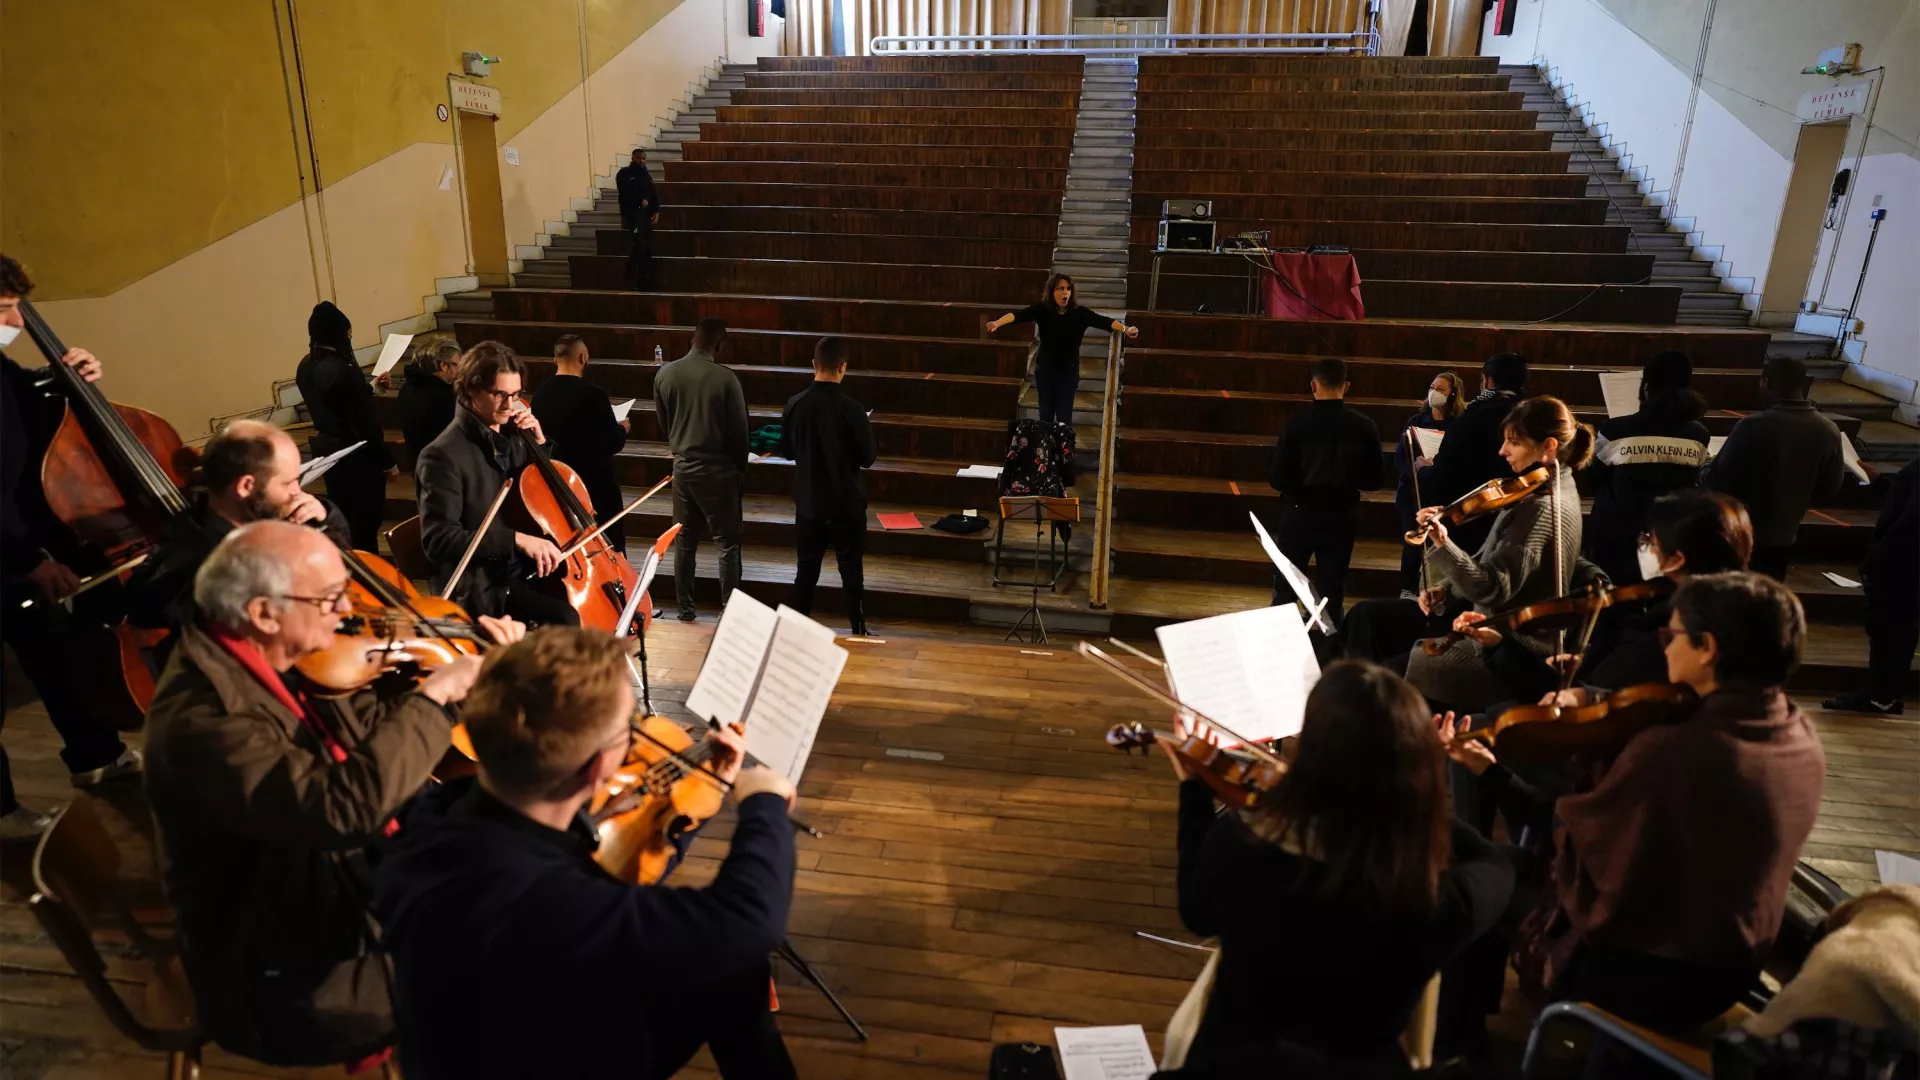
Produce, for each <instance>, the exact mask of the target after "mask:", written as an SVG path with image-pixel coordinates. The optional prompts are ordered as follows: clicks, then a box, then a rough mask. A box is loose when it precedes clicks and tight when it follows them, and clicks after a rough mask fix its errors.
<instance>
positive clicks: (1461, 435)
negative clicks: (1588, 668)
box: [1420, 352, 1527, 551]
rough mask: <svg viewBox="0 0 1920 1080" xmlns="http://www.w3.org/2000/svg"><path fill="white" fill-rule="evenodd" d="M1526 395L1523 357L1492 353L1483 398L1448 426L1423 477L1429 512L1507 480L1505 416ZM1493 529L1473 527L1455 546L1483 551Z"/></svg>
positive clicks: (1486, 524) (1460, 533)
mask: <svg viewBox="0 0 1920 1080" xmlns="http://www.w3.org/2000/svg"><path fill="white" fill-rule="evenodd" d="M1526 390H1527V358H1526V357H1524V356H1521V355H1520V354H1519V353H1510V352H1503V353H1494V354H1493V355H1492V356H1489V357H1487V361H1486V363H1484V364H1482V365H1480V393H1479V394H1478V395H1477V396H1476V397H1474V399H1473V400H1472V401H1469V402H1467V407H1466V408H1465V409H1464V410H1462V411H1461V413H1460V415H1459V416H1457V417H1455V418H1454V420H1453V423H1451V424H1449V425H1448V426H1447V437H1446V439H1445V440H1443V441H1442V442H1441V443H1440V452H1439V453H1437V454H1435V455H1434V456H1433V464H1432V465H1431V466H1430V467H1428V468H1427V469H1425V470H1423V471H1421V473H1420V499H1421V501H1422V502H1423V503H1425V504H1426V505H1427V506H1446V505H1448V504H1449V503H1451V502H1453V501H1454V500H1455V499H1458V498H1459V497H1460V496H1462V495H1465V494H1466V493H1467V492H1469V491H1472V490H1473V489H1474V488H1477V487H1479V486H1480V485H1481V484H1484V483H1486V482H1487V481H1489V480H1494V479H1498V478H1500V477H1504V476H1507V475H1508V469H1507V463H1506V461H1504V460H1503V459H1502V456H1501V452H1500V448H1501V445H1502V434H1503V432H1504V430H1505V429H1504V427H1503V425H1504V423H1505V421H1506V418H1507V414H1508V413H1509V412H1512V411H1513V408H1514V406H1516V405H1518V404H1519V403H1520V395H1522V394H1524V393H1526ZM1491 528H1493V523H1492V522H1491V521H1488V520H1486V519H1484V518H1483V519H1481V520H1479V521H1469V522H1467V523H1466V524H1464V525H1461V526H1460V527H1459V528H1457V529H1455V530H1453V532H1454V540H1455V542H1456V543H1458V544H1460V545H1461V546H1462V547H1463V548H1465V549H1466V550H1468V551H1472V550H1473V549H1475V548H1477V547H1479V546H1480V542H1481V541H1482V540H1485V539H1486V538H1487V530H1489V529H1491Z"/></svg>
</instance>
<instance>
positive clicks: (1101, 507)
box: [1087, 333, 1127, 608]
mask: <svg viewBox="0 0 1920 1080" xmlns="http://www.w3.org/2000/svg"><path fill="white" fill-rule="evenodd" d="M1126 341H1127V336H1126V335H1125V334H1122V333H1115V334H1113V335H1112V336H1111V337H1109V338H1108V340H1107V386H1106V392H1105V393H1104V394H1102V395H1101V399H1100V479H1099V481H1098V482H1097V485H1096V488H1095V493H1094V498H1095V500H1096V501H1095V505H1094V517H1093V575H1092V578H1091V579H1090V580H1089V581H1088V583H1087V605H1088V606H1089V607H1095V608H1104V607H1106V606H1107V584H1108V579H1109V577H1110V576H1111V575H1112V572H1113V465H1114V461H1113V458H1114V446H1115V444H1116V443H1117V442H1118V441H1119V436H1120V373H1121V372H1122V371H1124V370H1125V369H1126V366H1127V360H1126Z"/></svg>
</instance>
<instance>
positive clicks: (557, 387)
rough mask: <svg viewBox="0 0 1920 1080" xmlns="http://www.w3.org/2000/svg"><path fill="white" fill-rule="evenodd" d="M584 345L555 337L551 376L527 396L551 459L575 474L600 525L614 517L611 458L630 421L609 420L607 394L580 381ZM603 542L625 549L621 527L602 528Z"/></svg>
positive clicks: (615, 484) (576, 338)
mask: <svg viewBox="0 0 1920 1080" xmlns="http://www.w3.org/2000/svg"><path fill="white" fill-rule="evenodd" d="M587 359H588V358H587V343H586V342H584V341H582V340H580V335H578V334H561V335H560V337H559V339H558V340H556V341H555V342H554V343H553V367H554V371H553V374H552V375H550V376H548V377H547V379H546V381H545V382H543V383H541V384H540V389H538V390H535V391H534V392H533V405H532V408H533V415H534V416H535V417H537V418H538V419H539V421H540V427H541V429H542V430H543V431H545V432H547V437H548V438H550V439H552V440H553V459H554V460H555V461H563V462H565V463H567V464H568V465H570V466H572V467H573V471H574V472H576V473H578V474H580V482H581V483H582V484H585V485H586V487H587V495H588V497H589V498H591V499H592V500H593V505H592V506H590V507H588V509H590V510H592V511H593V516H594V518H595V519H596V520H599V521H605V520H607V518H608V517H610V516H612V515H614V514H617V513H619V512H620V505H621V498H620V480H619V478H618V476H617V475H616V474H615V472H614V468H613V456H614V455H615V454H617V453H619V452H620V448H621V447H623V446H625V445H627V432H628V430H630V428H631V426H632V421H630V420H615V419H614V418H613V402H612V401H611V400H609V399H608V397H607V392H606V391H605V390H602V389H600V387H599V386H597V385H595V384H593V383H590V382H588V381H587V380H586V378H585V376H586V373H587ZM605 535H606V537H607V540H608V541H609V542H611V543H612V544H613V546H614V549H615V550H617V551H625V550H626V547H627V529H626V523H625V522H624V521H616V522H614V523H613V524H612V525H610V526H608V527H607V531H606V534H605Z"/></svg>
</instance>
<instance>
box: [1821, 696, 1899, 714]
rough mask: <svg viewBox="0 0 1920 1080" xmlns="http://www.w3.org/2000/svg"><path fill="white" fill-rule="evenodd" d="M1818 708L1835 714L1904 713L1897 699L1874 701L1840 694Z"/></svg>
mask: <svg viewBox="0 0 1920 1080" xmlns="http://www.w3.org/2000/svg"><path fill="white" fill-rule="evenodd" d="M1820 707H1821V708H1823V709H1832V710H1834V711H1835V712H1858V713H1872V714H1873V715H1875V716H1899V715H1900V714H1901V713H1902V712H1903V711H1905V706H1904V705H1903V704H1902V703H1901V701H1900V699H1899V698H1894V699H1893V700H1892V701H1875V700H1873V699H1872V698H1870V697H1868V696H1867V695H1865V694H1842V695H1840V696H1839V697H1837V698H1828V699H1827V700H1825V701H1823V702H1821V703H1820Z"/></svg>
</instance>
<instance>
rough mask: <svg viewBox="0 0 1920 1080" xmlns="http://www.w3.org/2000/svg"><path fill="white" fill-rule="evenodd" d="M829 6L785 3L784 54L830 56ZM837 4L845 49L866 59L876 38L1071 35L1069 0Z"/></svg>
mask: <svg viewBox="0 0 1920 1080" xmlns="http://www.w3.org/2000/svg"><path fill="white" fill-rule="evenodd" d="M834 6H835V0H787V28H786V50H785V51H786V54H787V55H789V56H830V55H832V53H833V37H834V35H833V30H834V26H833V18H834V17H833V9H834ZM838 6H839V8H840V18H841V21H842V23H843V26H842V29H843V30H844V31H845V34H846V42H847V50H848V51H849V52H850V53H852V54H854V55H856V56H865V55H867V53H868V50H867V42H868V41H869V40H870V39H872V38H875V37H890V36H896V35H898V36H910V35H927V34H1067V33H1072V32H1073V0H838ZM965 47H969V48H984V47H985V46H984V45H973V46H965Z"/></svg>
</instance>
